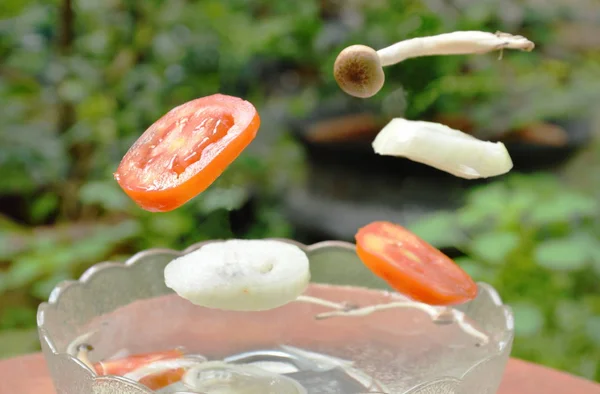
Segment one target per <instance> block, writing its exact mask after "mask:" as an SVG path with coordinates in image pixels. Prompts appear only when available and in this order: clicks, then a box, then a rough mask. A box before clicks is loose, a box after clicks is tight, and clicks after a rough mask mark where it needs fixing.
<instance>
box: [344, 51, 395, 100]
mask: <svg viewBox="0 0 600 394" xmlns="http://www.w3.org/2000/svg"><path fill="white" fill-rule="evenodd" d="M333 76H334V78H335V80H336V81H337V83H338V85H339V86H340V88H341V89H342V90H343V91H344V92H346V93H348V94H349V95H352V96H355V97H360V98H368V97H371V96H374V95H375V94H377V92H379V90H381V88H382V87H383V83H384V81H385V74H384V72H383V67H382V66H381V61H380V60H379V55H378V54H377V51H375V50H374V49H373V48H371V47H368V46H365V45H352V46H349V47H348V48H346V49H344V50H343V51H341V52H340V54H339V55H338V57H337V59H335V64H334V66H333Z"/></svg>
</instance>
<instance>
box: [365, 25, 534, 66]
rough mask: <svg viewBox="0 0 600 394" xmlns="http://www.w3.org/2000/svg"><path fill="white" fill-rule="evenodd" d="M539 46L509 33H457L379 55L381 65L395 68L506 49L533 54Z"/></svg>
mask: <svg viewBox="0 0 600 394" xmlns="http://www.w3.org/2000/svg"><path fill="white" fill-rule="evenodd" d="M534 47H535V44H534V43H533V42H531V41H529V40H528V39H527V38H525V37H522V36H514V35H512V34H508V33H502V32H497V33H487V32H481V31H457V32H453V33H446V34H440V35H436V36H429V37H417V38H412V39H409V40H405V41H400V42H399V43H397V44H394V45H391V46H389V47H387V48H383V49H380V50H379V51H377V54H378V55H379V59H380V60H381V65H382V66H383V67H385V66H391V65H393V64H397V63H400V62H401V61H403V60H406V59H409V58H415V57H422V56H435V55H468V54H480V53H486V52H491V51H497V50H503V49H519V50H522V51H527V52H529V51H532V50H533V48H534Z"/></svg>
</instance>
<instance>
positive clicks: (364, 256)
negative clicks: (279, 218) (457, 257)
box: [356, 221, 477, 305]
mask: <svg viewBox="0 0 600 394" xmlns="http://www.w3.org/2000/svg"><path fill="white" fill-rule="evenodd" d="M356 251H357V253H358V256H359V257H360V259H361V260H362V262H363V263H364V264H365V265H366V266H367V267H368V268H369V269H370V270H371V271H372V272H373V273H374V274H375V275H377V276H379V277H381V278H382V279H384V280H385V281H386V282H387V283H388V284H389V285H390V286H391V287H392V288H394V289H395V290H397V291H398V292H400V293H402V294H405V295H407V296H409V297H411V298H413V299H414V300H416V301H420V302H424V303H427V304H430V305H453V304H461V303H464V302H466V301H470V300H472V299H473V298H475V297H476V296H477V285H476V284H475V282H473V280H472V279H471V277H470V276H469V275H468V274H467V273H466V272H465V271H463V270H462V269H461V268H460V267H459V266H458V265H457V264H456V263H454V262H453V261H452V260H451V259H450V258H449V257H447V256H446V255H445V254H443V253H442V252H440V251H439V250H437V249H436V248H434V247H433V246H431V245H430V244H428V243H427V242H425V241H424V240H422V239H421V238H419V237H417V236H416V235H414V234H412V233H411V232H410V231H408V230H406V229H405V228H404V227H402V226H399V225H397V224H393V223H390V222H384V221H381V222H373V223H371V224H368V225H367V226H365V227H363V228H361V229H359V230H358V232H357V234H356Z"/></svg>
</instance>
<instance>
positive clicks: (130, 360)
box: [94, 349, 184, 376]
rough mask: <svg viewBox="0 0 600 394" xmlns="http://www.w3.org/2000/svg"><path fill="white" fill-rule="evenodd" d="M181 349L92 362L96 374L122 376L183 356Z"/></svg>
mask: <svg viewBox="0 0 600 394" xmlns="http://www.w3.org/2000/svg"><path fill="white" fill-rule="evenodd" d="M183 355H184V353H183V350H181V349H173V350H167V351H162V352H152V353H142V354H136V355H132V356H128V357H124V358H119V359H116V360H107V361H100V362H97V363H96V364H94V369H95V370H96V373H97V374H98V375H121V376H124V375H126V374H128V373H130V372H131V371H134V370H136V369H138V368H141V367H143V366H146V365H148V364H151V363H153V362H156V361H160V360H170V359H177V358H180V357H183Z"/></svg>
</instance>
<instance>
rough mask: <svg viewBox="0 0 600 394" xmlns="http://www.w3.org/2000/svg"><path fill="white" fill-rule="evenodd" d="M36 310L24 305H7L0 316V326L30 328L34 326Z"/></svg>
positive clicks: (5, 327) (4, 327)
mask: <svg viewBox="0 0 600 394" xmlns="http://www.w3.org/2000/svg"><path fill="white" fill-rule="evenodd" d="M35 318H36V311H35V310H33V309H30V308H24V307H9V308H6V309H4V311H3V312H2V315H1V316H0V328H2V329H9V328H11V329H12V328H20V329H23V328H32V327H35Z"/></svg>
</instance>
